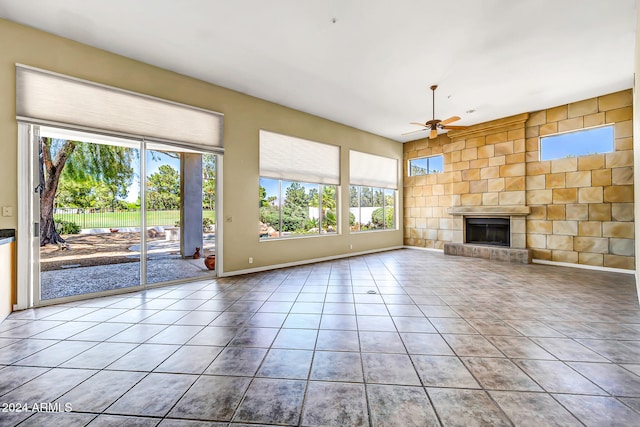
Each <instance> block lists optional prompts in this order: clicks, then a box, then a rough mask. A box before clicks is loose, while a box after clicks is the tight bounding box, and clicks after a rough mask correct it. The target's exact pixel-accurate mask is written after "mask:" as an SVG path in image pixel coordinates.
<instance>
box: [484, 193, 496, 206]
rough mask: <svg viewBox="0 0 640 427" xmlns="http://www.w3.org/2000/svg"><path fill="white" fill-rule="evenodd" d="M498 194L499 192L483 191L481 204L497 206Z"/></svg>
mask: <svg viewBox="0 0 640 427" xmlns="http://www.w3.org/2000/svg"><path fill="white" fill-rule="evenodd" d="M498 194H500V193H484V194H483V195H482V204H483V205H484V206H498V204H499V203H500V200H499V198H498Z"/></svg>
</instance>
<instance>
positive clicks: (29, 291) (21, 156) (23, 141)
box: [13, 121, 223, 311]
mask: <svg viewBox="0 0 640 427" xmlns="http://www.w3.org/2000/svg"><path fill="white" fill-rule="evenodd" d="M51 126H52V127H57V128H60V129H65V127H62V126H60V125H55V124H52V125H51ZM69 129H73V130H80V131H83V132H87V133H94V134H97V135H106V136H113V137H122V138H126V139H129V140H131V139H134V140H136V141H138V142H139V144H140V146H139V149H140V156H141V162H140V169H139V173H140V279H139V284H138V285H136V286H130V287H125V288H118V289H111V290H107V291H101V292H95V293H87V294H80V295H73V296H68V297H62V298H55V299H50V300H41V299H40V257H39V252H40V244H39V234H38V232H39V229H38V228H39V222H40V219H39V202H38V201H37V200H36V198H39V195H38V188H37V187H36V186H35V185H33V184H34V177H35V174H36V173H37V170H38V167H39V163H38V157H37V149H36V147H37V141H38V138H39V126H38V125H37V124H33V123H29V122H24V121H19V122H18V210H17V214H18V230H17V233H16V237H17V243H18V245H17V280H16V282H17V283H16V288H17V289H16V299H17V303H16V304H14V306H13V310H14V311H16V310H24V309H27V308H33V307H41V306H47V305H54V304H62V303H67V302H73V301H80V300H86V299H91V298H99V297H104V296H111V295H117V294H124V293H129V292H137V291H141V290H145V289H151V288H156V287H162V286H169V285H175V284H180V283H188V282H190V281H193V280H202V278H197V277H193V278H187V279H180V280H172V281H167V282H158V283H152V284H147V283H146V274H147V271H146V270H147V259H146V258H147V257H146V254H147V237H146V236H147V235H146V225H147V219H146V213H147V212H146V182H147V177H146V153H147V142H154V141H149V140H146V139H145V138H141V137H139V136H134V135H122V134H114V133H108V132H100V131H96V130H94V129H82V128H69ZM36 133H37V135H36ZM162 144H164V145H170V146H173V147H175V148H178V149H179V148H185V149H190V150H197V151H199V152H202V153H207V154H213V155H215V156H216V207H215V216H216V221H215V229H216V249H215V253H216V269H215V275H210V276H206V277H205V279H206V278H209V279H212V280H214V279H217V278H218V277H221V273H222V271H223V259H222V252H223V251H222V247H221V245H222V233H223V230H222V221H221V220H220V213H221V212H222V159H223V155H222V153H219V152H217V151H215V150H211V151H207V150H203V148H202V147H189V144H171V143H167V142H165V141H163V142H162ZM36 185H37V184H36Z"/></svg>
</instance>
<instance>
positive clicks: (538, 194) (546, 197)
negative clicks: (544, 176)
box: [527, 190, 553, 205]
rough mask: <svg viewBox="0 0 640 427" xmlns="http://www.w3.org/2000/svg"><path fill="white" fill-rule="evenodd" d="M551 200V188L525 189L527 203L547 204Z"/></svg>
mask: <svg viewBox="0 0 640 427" xmlns="http://www.w3.org/2000/svg"><path fill="white" fill-rule="evenodd" d="M552 202H553V190H533V191H527V204H528V205H548V204H551V203H552Z"/></svg>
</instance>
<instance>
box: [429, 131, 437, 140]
mask: <svg viewBox="0 0 640 427" xmlns="http://www.w3.org/2000/svg"><path fill="white" fill-rule="evenodd" d="M437 137H438V130H437V129H431V133H430V134H429V139H434V138H437Z"/></svg>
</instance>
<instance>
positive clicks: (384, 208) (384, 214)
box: [349, 184, 398, 233]
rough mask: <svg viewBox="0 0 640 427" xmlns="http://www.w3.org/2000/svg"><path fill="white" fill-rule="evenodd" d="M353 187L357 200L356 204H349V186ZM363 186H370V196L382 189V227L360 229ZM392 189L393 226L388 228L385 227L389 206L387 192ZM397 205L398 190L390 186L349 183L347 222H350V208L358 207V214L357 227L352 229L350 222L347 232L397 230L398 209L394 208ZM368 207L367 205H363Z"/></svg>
mask: <svg viewBox="0 0 640 427" xmlns="http://www.w3.org/2000/svg"><path fill="white" fill-rule="evenodd" d="M353 187H355V188H356V189H357V190H356V191H357V200H358V206H351V188H353ZM363 188H370V189H371V194H372V197H374V195H375V194H376V192H377V191H382V206H381V207H382V228H370V229H368V230H362V229H361V225H362V221H361V219H362V189H363ZM389 191H392V192H393V206H391V208H392V209H393V227H391V228H388V227H387V221H386V219H387V209H388V208H389V205H387V192H389ZM397 205H398V190H397V189H391V188H384V187H374V186H370V185H352V184H350V185H349V222H351V209H358V216H357V217H356V220H357V225H358V229H357V230H353V229H352V228H351V223H349V232H350V233H369V232H380V231H397V230H398V210H397V209H396V206H397ZM365 207H368V206H365ZM370 207H375V208H376V209H378V207H376V206H370Z"/></svg>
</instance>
